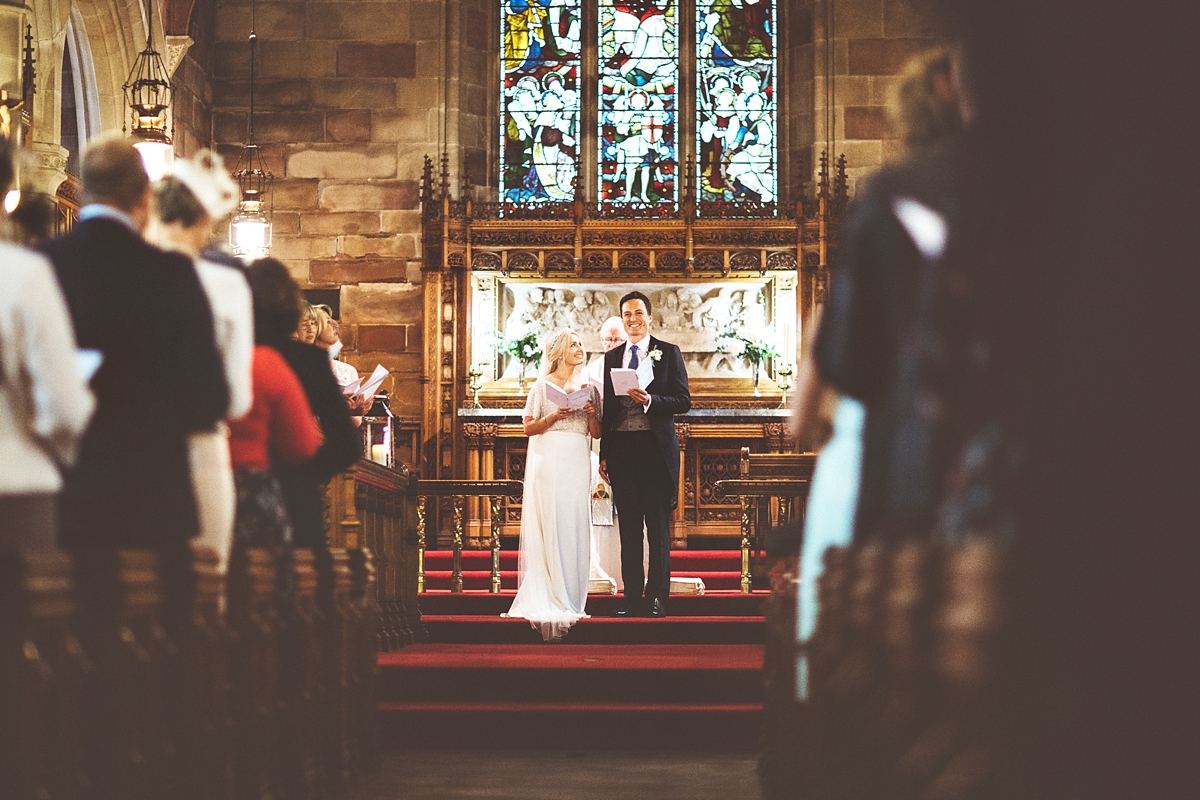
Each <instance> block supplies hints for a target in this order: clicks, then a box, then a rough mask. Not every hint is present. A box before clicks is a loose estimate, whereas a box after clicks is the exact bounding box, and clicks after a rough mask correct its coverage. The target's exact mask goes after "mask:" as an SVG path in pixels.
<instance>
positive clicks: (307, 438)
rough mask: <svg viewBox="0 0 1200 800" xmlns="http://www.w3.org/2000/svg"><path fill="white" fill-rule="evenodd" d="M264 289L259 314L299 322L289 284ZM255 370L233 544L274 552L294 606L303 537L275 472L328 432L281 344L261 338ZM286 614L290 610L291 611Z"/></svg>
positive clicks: (236, 443) (235, 437)
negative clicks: (296, 554) (297, 552)
mask: <svg viewBox="0 0 1200 800" xmlns="http://www.w3.org/2000/svg"><path fill="white" fill-rule="evenodd" d="M292 285H293V286H294V284H292ZM256 288H257V289H258V291H257V292H256V293H255V294H254V307H255V311H256V316H257V317H259V318H262V319H264V320H269V319H271V318H272V317H275V318H279V319H285V318H286V317H287V316H288V315H289V314H290V315H291V316H292V318H293V319H292V320H291V321H290V322H288V323H286V324H287V327H288V328H294V327H295V320H296V319H299V316H300V307H299V304H298V303H296V302H295V297H294V294H293V293H292V292H290V291H288V287H287V286H286V285H285V284H282V283H277V284H272V283H270V282H269V281H261V280H260V281H258V282H256ZM280 288H283V289H284V291H279V289H280ZM264 327H268V328H269V326H263V325H259V326H256V329H258V330H262V329H263V328H264ZM252 376H253V379H252V380H253V391H254V402H253V404H252V405H251V407H250V410H249V412H248V413H247V414H246V415H245V416H244V417H242V418H241V419H239V420H234V421H232V422H230V424H229V453H230V461H231V463H232V466H233V477H234V482H235V484H236V487H237V502H236V508H237V512H236V516H235V521H234V526H233V544H234V546H235V547H237V548H245V547H255V548H263V549H267V550H270V551H271V552H272V553H273V554H274V556H275V561H276V564H277V565H278V567H279V570H280V581H279V595H280V600H281V602H282V603H285V604H286V603H287V601H288V600H289V598H290V597H291V587H292V576H293V574H294V573H293V572H292V570H293V566H294V561H293V557H292V547H293V541H294V539H295V536H294V532H293V528H292V523H291V518H290V517H289V515H288V511H287V504H286V502H285V500H284V497H283V490H282V489H281V488H280V485H279V480H278V478H277V477H276V474H275V470H277V469H278V467H279V466H281V465H283V464H302V463H304V462H306V461H308V460H309V459H311V458H312V457H313V456H314V455H316V453H317V449H318V448H319V447H320V444H321V430H320V428H319V427H318V426H317V420H316V418H315V417H313V414H312V409H311V407H310V406H309V404H308V398H307V396H306V395H305V394H304V387H303V386H301V385H300V380H299V379H298V378H297V377H296V373H295V372H293V371H292V368H291V367H289V366H288V364H287V362H286V361H285V360H284V359H283V356H281V355H280V354H279V352H278V351H277V350H275V349H274V348H272V347H268V346H267V345H265V344H262V343H261V338H260V340H259V343H257V344H256V345H255V347H254V355H253V369H252ZM282 613H284V615H285V617H287V616H288V614H287V612H286V610H284V611H283V612H282Z"/></svg>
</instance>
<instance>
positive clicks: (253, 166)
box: [229, 2, 275, 262]
mask: <svg viewBox="0 0 1200 800" xmlns="http://www.w3.org/2000/svg"><path fill="white" fill-rule="evenodd" d="M254 19H255V3H253V2H251V3H250V116H249V120H248V123H247V126H246V146H245V147H244V148H243V149H242V154H241V155H240V156H238V162H237V166H236V167H235V168H234V171H233V177H234V180H236V181H237V182H238V189H239V190H240V191H241V194H242V200H241V202H240V203H239V204H238V214H237V216H236V217H234V218H233V221H232V222H230V223H229V245H230V247H232V248H233V252H234V254H235V255H237V256H238V257H239V258H241V259H242V260H243V261H246V262H250V261H253V260H255V259H257V258H264V257H266V256H267V255H268V254H269V253H270V252H271V218H270V216H268V214H267V209H266V207H265V204H264V201H265V199H266V196H267V192H268V191H270V189H271V184H272V183H273V182H274V181H275V176H274V175H272V174H271V172H270V170H268V169H267V167H266V164H265V163H264V162H263V157H262V150H260V149H259V147H258V145H256V144H255V143H254V55H255V51H256V49H257V46H258V35H257V34H255V32H254Z"/></svg>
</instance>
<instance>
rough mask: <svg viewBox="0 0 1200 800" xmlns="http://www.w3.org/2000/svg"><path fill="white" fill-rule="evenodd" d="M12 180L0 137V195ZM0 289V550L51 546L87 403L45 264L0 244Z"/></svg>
mask: <svg viewBox="0 0 1200 800" xmlns="http://www.w3.org/2000/svg"><path fill="white" fill-rule="evenodd" d="M12 179H13V166H12V151H11V145H10V144H9V142H8V140H7V139H3V138H0V195H2V194H3V193H4V192H5V191H6V190H7V189H8V187H9V185H11V183H12ZM0 284H2V285H3V286H4V291H3V292H0V549H6V548H9V547H16V546H25V547H39V548H44V547H51V546H53V544H54V533H55V517H56V514H55V501H56V498H57V495H58V492H59V490H60V489H61V488H62V477H61V475H60V474H59V469H60V468H63V467H70V466H71V465H72V464H73V463H74V461H75V457H76V454H77V448H78V444H79V440H80V438H81V437H82V436H83V432H84V430H85V429H86V428H87V424H88V420H89V419H91V416H92V410H93V409H94V408H95V399H94V398H93V397H92V393H91V390H90V389H88V387H87V382H86V381H85V380H84V379H83V378H82V377H81V375H80V372H79V370H78V369H77V367H76V357H75V335H74V333H73V331H72V329H71V320H70V317H69V316H68V313H67V305H66V302H65V301H64V300H63V296H62V292H61V290H60V289H59V287H58V282H57V281H56V280H55V278H54V270H53V269H52V268H51V266H50V264H49V262H47V261H46V259H45V258H43V257H42V256H40V255H38V254H37V253H34V252H32V251H30V250H26V249H24V248H21V247H17V246H16V245H13V244H9V243H7V242H3V243H0Z"/></svg>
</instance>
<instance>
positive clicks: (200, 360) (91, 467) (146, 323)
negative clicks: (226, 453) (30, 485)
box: [45, 139, 229, 561]
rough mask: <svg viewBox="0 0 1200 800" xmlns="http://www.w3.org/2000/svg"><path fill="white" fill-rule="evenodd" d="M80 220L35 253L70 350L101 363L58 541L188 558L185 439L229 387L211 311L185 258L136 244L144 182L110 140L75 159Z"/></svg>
mask: <svg viewBox="0 0 1200 800" xmlns="http://www.w3.org/2000/svg"><path fill="white" fill-rule="evenodd" d="M82 172H83V176H82V177H83V186H82V195H83V202H84V206H83V208H82V209H81V210H80V212H79V222H78V224H76V225H75V227H74V229H73V230H72V231H71V232H70V233H68V234H67V235H66V236H63V237H61V238H58V239H55V240H52V241H51V242H49V243H47V244H46V246H45V251H46V253H47V255H49V257H50V260H51V261H52V262H53V263H54V268H55V271H56V272H57V273H58V279H59V283H60V284H61V285H62V288H63V294H64V295H65V296H66V299H67V305H68V307H69V308H70V311H71V318H72V320H73V322H74V324H75V334H76V337H77V339H78V341H79V345H80V346H81V347H85V348H92V349H95V350H99V351H100V352H101V354H102V355H103V357H104V361H103V363H102V364H101V365H100V369H99V370H98V371H97V373H96V375H95V377H94V378H93V379H92V390H93V391H94V392H95V393H96V403H97V405H96V416H95V418H94V419H93V421H92V425H91V427H90V428H89V429H88V432H87V435H86V436H85V437H84V440H83V445H82V450H81V452H80V458H79V464H78V465H77V466H76V468H75V469H74V470H72V471H71V472H69V473H68V474H67V476H66V485H65V487H64V489H63V495H62V504H61V513H62V520H61V534H60V542H61V543H62V544H63V545H65V546H68V547H77V546H84V545H102V546H122V547H146V548H152V549H155V550H157V551H159V552H160V554H161V555H163V556H164V558H165V559H166V560H167V561H171V560H175V561H178V560H179V559H181V558H187V557H188V541H189V540H190V539H191V538H192V537H194V536H195V535H196V534H197V533H198V532H199V524H198V521H197V516H196V501H195V496H194V494H193V492H192V482H191V470H190V469H189V466H188V437H189V436H190V435H191V434H193V433H196V432H197V431H203V430H211V429H212V428H213V426H214V425H216V423H217V422H218V421H219V420H221V419H223V418H224V417H225V414H226V413H227V411H228V408H229V390H228V387H227V386H226V382H225V370H224V365H223V363H222V360H221V356H220V353H218V351H217V347H216V340H215V338H214V335H213V321H212V312H211V311H210V310H209V306H208V299H207V298H206V297H205V294H204V290H203V289H202V288H201V286H200V281H199V278H197V276H196V270H195V268H194V267H193V266H192V262H191V259H189V258H187V257H186V256H184V255H182V254H179V253H167V252H164V251H162V250H159V249H158V248H157V247H154V246H152V245H150V244H148V243H147V242H146V241H145V240H143V239H142V237H141V232H142V230H143V229H144V228H145V226H146V223H147V221H148V219H149V215H150V194H151V192H150V181H149V179H148V178H147V177H146V172H145V170H144V169H143V167H142V160H141V157H140V156H139V155H138V153H137V151H136V150H135V149H134V148H133V146H132V145H131V144H130V143H129V142H127V141H125V140H121V139H108V140H102V141H100V142H97V143H95V144H93V145H92V146H91V147H90V148H89V149H88V151H87V155H86V156H84V159H83V169H82Z"/></svg>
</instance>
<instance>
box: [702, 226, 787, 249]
mask: <svg viewBox="0 0 1200 800" xmlns="http://www.w3.org/2000/svg"><path fill="white" fill-rule="evenodd" d="M692 238H693V241H694V242H695V243H696V244H698V245H701V244H707V245H725V246H727V247H734V246H741V247H766V246H769V245H776V246H779V245H789V244H794V243H795V242H796V230H795V228H784V229H777V230H754V229H745V228H715V229H702V228H697V229H696V231H695V233H694V234H693V236H692Z"/></svg>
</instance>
